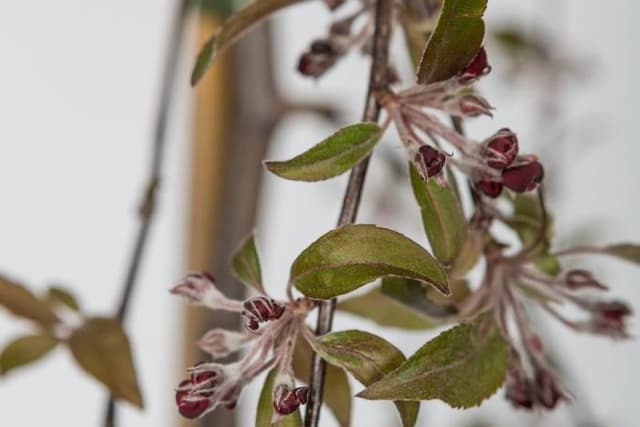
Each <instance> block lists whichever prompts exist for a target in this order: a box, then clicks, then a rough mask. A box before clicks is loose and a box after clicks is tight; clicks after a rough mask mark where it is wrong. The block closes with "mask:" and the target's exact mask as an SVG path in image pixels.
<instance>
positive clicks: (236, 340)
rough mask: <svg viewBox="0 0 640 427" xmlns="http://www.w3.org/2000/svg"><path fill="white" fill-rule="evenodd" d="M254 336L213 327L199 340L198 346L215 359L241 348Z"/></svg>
mask: <svg viewBox="0 0 640 427" xmlns="http://www.w3.org/2000/svg"><path fill="white" fill-rule="evenodd" d="M251 338H252V337H251V336H250V335H247V334H243V333H240V332H235V331H228V330H226V329H219V328H216V329H212V330H210V331H209V332H207V333H206V334H204V336H203V337H202V338H200V341H198V346H199V347H200V349H202V350H203V351H205V352H207V353H209V354H210V355H211V356H212V357H213V358H214V359H219V358H222V357H226V356H228V355H230V354H231V353H234V352H236V351H238V350H240V349H241V348H242V347H243V346H244V345H245V344H246V343H247V342H248V341H249V340H250V339H251Z"/></svg>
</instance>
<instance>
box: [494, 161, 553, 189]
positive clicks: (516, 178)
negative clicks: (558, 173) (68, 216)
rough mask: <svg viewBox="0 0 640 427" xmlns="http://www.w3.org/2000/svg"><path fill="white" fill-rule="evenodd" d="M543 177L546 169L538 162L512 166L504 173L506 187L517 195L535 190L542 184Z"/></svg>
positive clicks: (503, 180)
mask: <svg viewBox="0 0 640 427" xmlns="http://www.w3.org/2000/svg"><path fill="white" fill-rule="evenodd" d="M543 177H544V168H543V167H542V165H541V164H540V162H538V161H537V160H531V161H528V162H527V163H521V164H519V165H517V166H511V167H508V168H506V169H505V170H503V171H502V182H503V183H504V185H505V186H506V187H507V188H510V189H511V190H513V191H515V192H517V193H524V192H525V191H531V190H533V189H534V188H536V185H537V184H539V183H540V182H542V178H543Z"/></svg>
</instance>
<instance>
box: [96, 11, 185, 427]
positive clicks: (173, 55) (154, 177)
mask: <svg viewBox="0 0 640 427" xmlns="http://www.w3.org/2000/svg"><path fill="white" fill-rule="evenodd" d="M190 5H191V0H180V4H179V5H178V9H177V13H176V17H175V20H174V22H173V24H172V29H171V34H170V38H169V45H168V51H167V56H166V62H165V64H164V70H163V74H162V81H161V89H160V99H159V100H158V104H157V105H158V106H157V111H156V114H155V123H154V133H153V140H152V150H151V161H150V169H149V177H148V178H147V183H146V186H145V188H144V193H143V196H142V202H141V205H140V208H139V212H138V215H139V224H138V229H137V231H136V236H135V241H134V246H133V252H132V253H131V258H130V260H129V265H128V268H127V274H126V277H125V281H124V284H123V287H122V294H121V296H120V302H119V304H118V308H117V312H116V316H117V317H118V319H119V320H120V321H124V319H125V317H126V315H127V311H128V308H129V306H130V302H131V296H132V293H133V290H134V288H135V286H136V283H137V279H138V272H139V269H140V264H141V262H142V259H143V256H144V253H145V249H146V247H147V240H148V237H149V231H150V228H151V222H152V220H153V217H154V213H155V208H156V195H157V192H158V188H159V187H160V180H161V178H162V164H163V158H164V153H165V146H166V139H167V128H168V120H169V111H170V108H171V100H172V92H173V87H174V82H175V77H176V71H177V66H178V63H179V59H180V53H181V52H182V46H183V44H184V43H183V41H184V40H183V38H184V33H185V26H186V21H187V16H188V11H189V9H190ZM104 425H105V427H114V426H115V425H116V407H115V402H114V399H113V397H112V396H110V397H109V401H108V403H107V409H106V414H105V421H104Z"/></svg>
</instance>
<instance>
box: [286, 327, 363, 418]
mask: <svg viewBox="0 0 640 427" xmlns="http://www.w3.org/2000/svg"><path fill="white" fill-rule="evenodd" d="M312 358H313V350H312V349H311V347H310V346H309V343H307V341H305V340H304V339H302V338H299V339H298V341H297V342H296V347H295V349H294V353H293V359H292V362H291V365H292V367H293V373H294V374H295V376H296V378H297V379H299V380H300V381H304V382H306V381H308V380H309V376H310V375H311V359H312ZM323 400H324V402H325V403H326V405H327V406H328V407H329V409H330V410H331V412H333V414H334V415H335V417H336V419H337V420H338V424H339V425H340V427H349V426H350V425H351V386H350V385H349V379H348V378H347V375H346V374H345V373H344V371H343V370H342V369H340V368H336V367H335V366H332V365H327V370H326V374H325V384H324V399H323Z"/></svg>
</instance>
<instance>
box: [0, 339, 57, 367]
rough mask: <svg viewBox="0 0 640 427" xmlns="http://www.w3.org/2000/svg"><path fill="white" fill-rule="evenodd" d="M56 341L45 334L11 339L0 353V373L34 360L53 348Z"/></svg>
mask: <svg viewBox="0 0 640 427" xmlns="http://www.w3.org/2000/svg"><path fill="white" fill-rule="evenodd" d="M57 343H58V341H56V339H55V338H53V337H52V336H51V335H47V334H38V335H27V336H24V337H20V338H18V339H16V340H14V341H12V342H11V343H9V344H8V345H7V346H6V347H5V348H4V350H2V354H0V375H5V374H6V373H7V372H9V371H10V370H12V369H15V368H19V367H21V366H24V365H27V364H30V363H32V362H35V361H36V360H38V359H40V358H41V357H43V356H45V355H46V354H47V353H49V352H50V351H51V350H53V348H54V347H55V346H56V344H57Z"/></svg>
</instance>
